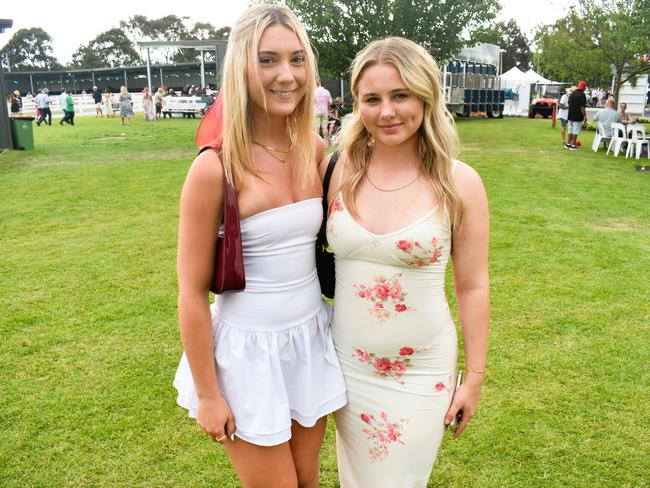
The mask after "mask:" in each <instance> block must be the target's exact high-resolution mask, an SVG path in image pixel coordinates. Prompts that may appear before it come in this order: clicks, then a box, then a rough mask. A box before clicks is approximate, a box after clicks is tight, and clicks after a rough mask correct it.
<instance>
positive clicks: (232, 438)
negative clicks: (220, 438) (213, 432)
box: [230, 433, 235, 442]
mask: <svg viewBox="0 0 650 488" xmlns="http://www.w3.org/2000/svg"><path fill="white" fill-rule="evenodd" d="M230 440H231V441H232V442H235V434H234V433H233V434H230Z"/></svg>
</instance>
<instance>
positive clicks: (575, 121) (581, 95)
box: [564, 81, 587, 149]
mask: <svg viewBox="0 0 650 488" xmlns="http://www.w3.org/2000/svg"><path fill="white" fill-rule="evenodd" d="M586 86H587V82H586V81H581V82H580V83H578V89H577V90H573V93H571V96H570V97H569V116H568V120H569V142H568V143H567V144H565V145H564V147H566V148H567V149H578V146H577V145H576V142H577V141H578V134H580V129H582V124H583V123H584V121H585V120H587V109H586V108H585V107H586V106H587V97H586V96H585V87H586Z"/></svg>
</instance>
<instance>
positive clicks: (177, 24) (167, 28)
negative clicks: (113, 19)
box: [120, 15, 198, 64]
mask: <svg viewBox="0 0 650 488" xmlns="http://www.w3.org/2000/svg"><path fill="white" fill-rule="evenodd" d="M188 20H189V17H178V16H176V15H167V16H165V17H161V18H159V19H149V18H147V17H146V16H144V15H134V16H132V17H130V18H129V19H127V20H123V21H121V22H120V27H121V28H122V29H124V31H125V33H126V35H127V36H128V38H129V39H130V40H131V41H132V42H134V43H136V42H138V41H180V40H187V39H189V30H188V27H187V26H186V23H187V22H188ZM197 55H198V54H197V53H196V52H195V51H194V50H192V49H177V48H160V49H156V50H154V51H151V57H152V61H154V62H163V63H167V64H169V63H172V62H183V61H195V60H196V57H197ZM140 56H141V57H144V53H143V52H142V50H140Z"/></svg>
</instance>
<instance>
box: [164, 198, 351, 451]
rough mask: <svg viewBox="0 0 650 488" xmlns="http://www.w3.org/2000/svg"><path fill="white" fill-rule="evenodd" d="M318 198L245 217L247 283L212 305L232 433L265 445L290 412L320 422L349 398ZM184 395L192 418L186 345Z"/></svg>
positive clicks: (179, 380) (180, 376)
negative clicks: (325, 276) (324, 292)
mask: <svg viewBox="0 0 650 488" xmlns="http://www.w3.org/2000/svg"><path fill="white" fill-rule="evenodd" d="M321 218H322V204H321V199H320V198H312V199H308V200H302V201H300V202H297V203H293V204H290V205H286V206H283V207H277V208H273V209H271V210H267V211H265V212H261V213H258V214H256V215H253V216H251V217H248V218H245V219H242V220H241V231H242V244H243V251H244V267H245V270H246V289H245V290H244V291H242V292H226V293H224V294H222V295H218V296H216V299H215V302H214V303H213V304H212V306H211V312H212V333H213V338H214V356H215V364H216V368H217V376H218V379H219V387H220V389H221V393H222V394H223V396H224V398H225V399H226V400H227V402H228V404H229V405H230V408H231V410H232V412H233V416H234V418H235V424H236V430H235V435H236V436H237V437H240V438H241V439H244V440H245V441H248V442H251V443H253V444H257V445H261V446H273V445H277V444H281V443H283V442H286V441H287V440H289V439H290V438H291V420H292V419H294V420H296V421H297V422H299V423H300V424H301V425H303V426H305V427H311V426H313V425H314V424H315V423H316V421H317V420H318V419H319V418H320V417H322V416H324V415H327V414H328V413H331V412H333V411H335V410H338V409H339V408H341V407H342V406H344V405H345V403H346V401H347V400H346V391H345V382H344V379H343V373H342V371H341V367H340V365H339V362H338V359H337V357H336V352H335V350H334V345H333V343H332V336H331V333H330V325H329V324H330V318H331V314H332V312H331V308H330V305H329V304H328V303H326V302H324V301H323V300H322V298H321V294H320V285H319V283H318V276H317V275H316V264H315V257H314V243H315V239H316V234H317V232H318V230H319V228H320V223H321ZM174 387H175V388H176V389H177V390H178V399H177V402H178V404H179V405H180V406H181V407H184V408H186V409H187V410H188V411H189V416H190V417H193V418H195V417H196V410H197V407H198V398H197V395H196V389H195V387H194V381H193V379H192V374H191V371H190V367H189V363H188V362H187V358H186V357H185V354H183V357H182V358H181V362H180V365H179V367H178V370H177V372H176V377H175V379H174Z"/></svg>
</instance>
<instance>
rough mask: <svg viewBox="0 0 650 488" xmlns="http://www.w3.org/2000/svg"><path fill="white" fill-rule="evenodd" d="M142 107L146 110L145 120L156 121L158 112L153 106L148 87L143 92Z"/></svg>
mask: <svg viewBox="0 0 650 488" xmlns="http://www.w3.org/2000/svg"><path fill="white" fill-rule="evenodd" d="M142 105H143V108H144V120H155V119H156V112H155V109H154V106H153V97H152V96H151V94H150V93H149V87H148V86H145V87H144V88H143V90H142Z"/></svg>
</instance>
